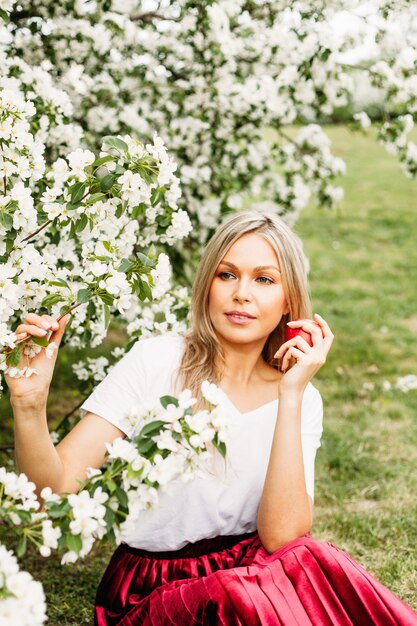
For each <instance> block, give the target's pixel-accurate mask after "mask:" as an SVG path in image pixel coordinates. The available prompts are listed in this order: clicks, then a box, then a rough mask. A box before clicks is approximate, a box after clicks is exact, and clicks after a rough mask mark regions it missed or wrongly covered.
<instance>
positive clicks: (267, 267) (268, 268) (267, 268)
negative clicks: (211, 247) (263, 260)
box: [220, 261, 281, 274]
mask: <svg viewBox="0 0 417 626" xmlns="http://www.w3.org/2000/svg"><path fill="white" fill-rule="evenodd" d="M220 265H228V266H229V267H231V268H232V269H234V270H237V269H239V268H238V267H236V265H235V264H234V263H230V261H220ZM253 269H254V271H255V272H258V271H263V270H275V271H276V272H278V273H279V274H280V273H281V272H280V271H279V269H278V268H277V267H276V266H275V265H258V266H257V267H254V268H253Z"/></svg>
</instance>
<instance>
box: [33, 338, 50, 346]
mask: <svg viewBox="0 0 417 626" xmlns="http://www.w3.org/2000/svg"><path fill="white" fill-rule="evenodd" d="M32 341H33V343H36V345H37V346H42V348H46V346H47V345H48V344H49V341H48V338H47V337H32Z"/></svg>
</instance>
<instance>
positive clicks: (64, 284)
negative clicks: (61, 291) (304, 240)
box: [49, 278, 69, 289]
mask: <svg viewBox="0 0 417 626" xmlns="http://www.w3.org/2000/svg"><path fill="white" fill-rule="evenodd" d="M49 284H50V285H54V286H55V287H66V288H67V289H69V284H68V283H67V281H66V280H64V279H63V278H57V279H56V280H50V281H49Z"/></svg>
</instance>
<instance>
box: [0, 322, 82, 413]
mask: <svg viewBox="0 0 417 626" xmlns="http://www.w3.org/2000/svg"><path fill="white" fill-rule="evenodd" d="M70 317H71V316H70V315H69V314H67V315H64V317H63V318H62V319H61V320H59V321H58V320H56V319H54V318H53V317H51V316H50V315H37V314H36V313H29V314H28V315H26V317H25V318H24V321H23V323H22V324H20V325H19V326H18V327H17V328H16V330H15V333H16V336H17V341H19V340H22V339H25V338H27V337H29V336H32V337H48V332H49V331H52V334H51V336H50V337H49V343H52V342H55V344H56V346H57V347H56V350H54V352H53V354H52V357H51V358H48V357H47V356H46V353H45V350H44V349H42V350H40V352H38V354H36V356H34V357H32V358H31V359H30V360H29V358H28V356H26V355H25V354H22V358H21V361H20V363H19V365H18V369H23V368H24V367H25V366H30V367H31V368H33V369H35V370H36V372H37V373H36V374H32V375H31V376H29V377H28V378H26V377H25V376H21V377H20V378H14V377H13V378H12V377H10V376H8V375H7V374H6V376H5V377H6V382H7V386H8V387H9V392H10V400H11V401H13V400H17V401H19V402H21V401H23V402H30V403H33V402H39V401H42V400H43V401H45V402H46V398H47V397H48V392H49V386H50V384H51V380H52V375H53V372H54V368H55V362H56V358H57V354H58V347H59V344H60V343H61V340H62V337H63V335H64V331H65V326H66V325H67V323H68V322H69V320H70Z"/></svg>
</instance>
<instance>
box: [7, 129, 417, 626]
mask: <svg viewBox="0 0 417 626" xmlns="http://www.w3.org/2000/svg"><path fill="white" fill-rule="evenodd" d="M329 132H330V135H331V137H332V140H333V142H334V151H335V152H336V153H337V154H339V155H340V156H342V157H343V158H344V159H345V160H346V161H347V164H348V173H347V176H346V177H345V178H344V179H342V184H343V185H344V187H345V191H346V194H345V200H344V202H343V204H342V206H341V207H340V208H339V209H338V210H337V211H329V210H323V209H319V208H317V207H314V206H311V207H310V208H309V209H308V210H306V211H305V212H304V213H303V214H302V216H301V218H300V220H299V222H298V224H297V226H296V231H297V232H298V234H299V235H301V237H302V238H303V240H304V243H305V249H306V252H307V254H308V256H309V259H310V263H311V272H310V280H311V291H312V296H313V301H314V309H315V311H317V312H319V313H320V314H321V315H323V317H325V318H326V319H327V321H328V322H329V324H330V325H331V327H332V329H333V331H334V333H335V337H336V339H335V343H334V347H333V349H332V352H331V355H330V356H329V359H328V362H327V364H326V366H325V368H324V369H323V370H322V371H321V372H320V373H319V376H318V377H317V380H316V385H317V386H318V388H319V389H320V391H321V393H322V395H323V399H324V404H325V433H324V437H323V443H322V447H321V449H320V450H319V453H318V460H317V475H316V506H315V524H314V530H313V535H314V536H315V537H317V538H319V539H325V540H328V541H331V542H332V543H334V544H336V545H337V546H339V547H340V548H342V549H345V550H346V551H348V552H349V553H350V554H351V555H352V556H353V557H354V558H356V559H357V560H358V561H359V562H360V563H361V564H362V565H364V566H365V567H366V568H367V569H369V570H370V571H371V572H372V573H373V574H375V575H376V576H377V577H378V578H379V579H380V580H381V581H382V582H383V583H384V584H386V585H387V586H388V587H390V588H391V589H392V590H393V591H394V592H396V593H397V594H398V595H399V596H400V597H401V598H403V599H404V600H405V601H407V602H408V603H409V604H411V605H412V606H413V607H414V608H415V609H417V598H416V591H415V590H416V589H417V558H416V551H415V546H416V545H417V524H416V519H417V503H416V498H415V494H416V492H417V455H416V447H417V420H416V413H417V391H415V390H414V391H410V392H409V393H408V394H404V393H403V392H401V391H399V390H390V391H384V390H383V387H382V386H383V382H384V381H389V382H391V383H395V381H396V380H397V378H398V377H399V376H403V375H406V374H416V373H417V342H416V341H415V337H416V333H417V308H416V293H415V284H416V275H417V272H416V265H417V247H416V243H415V242H416V233H417V213H416V211H415V205H416V202H415V199H414V196H415V195H416V191H417V184H416V182H413V181H410V180H408V179H406V178H405V177H404V176H403V174H402V173H401V171H400V170H399V167H398V164H397V162H396V161H395V159H394V158H392V157H390V156H388V155H387V154H386V152H385V151H384V149H383V148H382V147H380V146H377V145H376V144H375V143H374V141H373V140H372V139H371V138H367V137H363V136H360V135H351V134H350V133H349V132H348V131H347V130H346V129H345V128H342V127H340V128H332V129H330V130H329ZM64 353H65V351H64V352H63V354H62V359H63V361H67V362H68V360H69V359H71V356H69V355H65V354H64ZM78 358H80V357H79V356H78V355H77V359H78ZM60 372H63V367H62V365H61V369H60V370H59V371H58V372H57V376H56V382H55V387H54V390H53V391H52V393H51V404H50V414H51V415H52V416H53V417H59V415H60V413H61V411H63V410H67V408H68V407H69V406H71V403H74V402H76V400H77V398H76V394H75V392H74V391H73V390H72V385H73V383H72V381H71V376H70V373H68V374H66V375H65V376H63V375H60ZM58 381H59V382H58ZM364 385H365V386H364ZM57 398H59V402H61V401H62V398H64V402H65V406H64V408H61V407H60V404H59V402H57ZM2 407H3V410H4V411H5V412H6V413H7V412H8V408H7V407H6V405H5V403H4V401H3V403H2ZM4 437H5V438H6V439H3V441H5V440H7V439H9V437H10V433H9V432H8V431H7V429H6V431H5V435H4ZM110 553H111V549H108V550H100V551H95V552H93V554H92V555H90V556H89V557H88V559H87V560H86V561H85V563H82V564H77V565H75V566H66V567H65V568H63V567H61V566H60V565H59V559H47V560H43V559H42V557H39V556H37V555H34V554H30V555H29V556H28V558H27V559H26V561H25V566H27V567H28V568H29V569H30V571H31V572H32V573H33V574H34V575H35V576H36V577H37V578H38V579H40V580H42V581H43V582H44V586H45V590H46V593H47V595H48V601H49V616H50V619H49V621H48V624H49V625H50V626H58V625H59V626H61V625H62V626H63V625H72V626H75V625H77V626H79V625H81V624H91V623H92V617H91V615H92V603H93V595H94V589H95V587H96V585H97V584H98V582H99V577H100V576H101V574H102V572H103V571H104V567H105V563H106V561H107V560H108V558H109V556H110Z"/></svg>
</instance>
